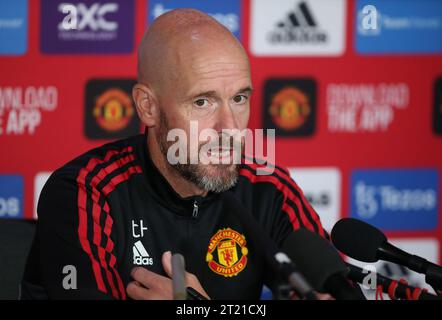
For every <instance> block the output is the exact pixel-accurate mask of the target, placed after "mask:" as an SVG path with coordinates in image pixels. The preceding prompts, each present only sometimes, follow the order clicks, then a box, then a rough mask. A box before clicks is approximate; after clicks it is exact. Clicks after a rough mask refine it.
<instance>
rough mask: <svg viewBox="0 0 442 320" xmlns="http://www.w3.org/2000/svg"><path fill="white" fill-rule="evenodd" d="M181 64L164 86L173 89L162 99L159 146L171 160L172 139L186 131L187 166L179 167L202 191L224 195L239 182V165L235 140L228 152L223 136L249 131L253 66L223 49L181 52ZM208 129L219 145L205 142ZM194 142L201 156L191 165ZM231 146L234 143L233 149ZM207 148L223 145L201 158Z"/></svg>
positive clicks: (179, 54)
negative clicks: (195, 129)
mask: <svg viewBox="0 0 442 320" xmlns="http://www.w3.org/2000/svg"><path fill="white" fill-rule="evenodd" d="M176 61H177V64H176V65H175V66H173V67H172V69H171V70H172V71H171V74H170V76H168V77H167V78H168V83H167V84H166V85H165V86H164V87H165V88H167V89H166V90H162V92H161V96H160V99H159V100H160V108H161V119H160V125H159V129H158V130H157V141H158V142H159V144H160V149H161V151H162V153H163V155H164V156H165V157H166V159H167V150H168V149H169V147H170V146H171V145H172V144H174V143H175V142H174V141H167V133H168V132H169V130H171V129H174V128H179V129H182V130H184V132H186V135H187V141H186V142H187V145H186V147H187V151H188V152H187V163H186V164H177V165H173V167H174V168H175V169H176V170H177V171H178V172H179V173H180V174H181V175H182V176H183V177H184V178H186V179H188V180H190V181H192V182H193V183H195V184H196V185H197V186H198V187H200V188H201V189H203V190H206V191H214V192H222V191H224V190H227V189H229V188H230V187H232V186H233V185H234V184H235V183H236V180H237V176H238V168H237V164H235V163H233V149H232V141H233V139H232V140H230V139H225V138H226V136H224V146H223V142H222V138H223V135H222V130H223V129H224V130H225V129H228V130H232V129H236V130H239V131H242V130H243V129H245V128H246V127H247V123H248V120H249V113H250V95H251V90H252V89H251V88H252V84H251V79H250V70H249V63H248V60H247V58H246V57H245V56H244V55H243V54H241V52H240V51H239V50H237V49H232V48H228V50H222V47H219V48H206V49H205V50H195V51H192V52H179V53H177V57H176ZM190 122H193V124H197V125H198V136H195V135H191V130H190ZM206 129H213V130H214V131H215V132H217V133H218V137H219V140H218V141H215V140H214V138H207V137H205V139H203V141H200V140H199V139H198V138H199V137H200V133H202V132H204V130H206ZM206 132H207V130H206ZM190 139H193V140H195V139H197V140H198V142H195V141H193V143H194V145H198V155H199V156H200V157H199V159H198V163H197V164H191V163H190V158H191V155H192V151H191V149H190V145H191V141H190ZM226 141H230V143H229V145H228V146H227V147H225V142H226ZM207 142H209V143H218V145H219V147H217V148H215V147H214V146H213V145H212V144H209V145H208V146H211V147H210V148H207V149H206V150H209V151H208V152H202V153H200V152H199V151H201V148H202V147H203V146H204V145H206V144H207ZM206 147H207V146H206ZM193 154H195V153H193ZM201 162H203V163H201ZM208 162H210V163H209V164H207V163H208ZM214 162H217V164H215V163H214ZM225 163H227V164H225Z"/></svg>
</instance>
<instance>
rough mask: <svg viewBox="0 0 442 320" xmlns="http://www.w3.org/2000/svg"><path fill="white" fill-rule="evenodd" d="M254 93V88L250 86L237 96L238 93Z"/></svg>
mask: <svg viewBox="0 0 442 320" xmlns="http://www.w3.org/2000/svg"><path fill="white" fill-rule="evenodd" d="M252 92H253V88H252V87H250V86H247V87H245V88H242V89H240V90H238V92H237V93H236V94H238V93H252Z"/></svg>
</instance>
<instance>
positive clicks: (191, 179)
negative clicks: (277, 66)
mask: <svg viewBox="0 0 442 320" xmlns="http://www.w3.org/2000/svg"><path fill="white" fill-rule="evenodd" d="M252 91H253V85H252V83H251V77H250V66H249V61H248V57H247V54H246V53H245V51H244V49H243V48H242V46H241V44H240V43H239V42H238V41H237V40H236V38H235V37H234V36H233V35H232V34H231V33H230V32H229V31H228V30H227V29H226V28H225V27H223V26H222V25H221V24H219V23H218V22H217V21H216V20H214V19H212V18H211V17H209V16H208V15H206V14H203V13H201V12H199V11H196V10H190V9H178V10H173V11H171V12H169V13H166V14H164V15H162V16H160V17H159V18H158V19H156V20H155V22H154V23H153V24H152V25H151V26H150V27H149V29H148V31H147V33H146V34H145V36H144V38H143V40H142V42H141V44H140V47H139V51H138V83H137V84H136V85H135V86H134V88H133V99H134V101H135V105H136V108H137V112H138V115H139V117H140V119H141V121H142V123H143V124H144V125H145V128H146V129H145V133H144V134H140V135H138V136H134V137H130V138H127V139H125V140H120V141H116V142H113V143H109V144H106V145H104V146H101V147H98V148H96V149H93V150H90V151H88V152H86V153H84V154H83V155H80V156H79V157H77V158H75V159H74V160H72V161H70V162H69V163H67V164H65V165H64V166H63V167H61V168H59V169H58V170H56V171H55V172H54V173H53V174H52V176H51V177H50V179H49V180H48V182H47V183H46V185H45V187H44V189H43V191H42V194H41V196H40V199H39V204H38V215H39V220H38V226H37V232H36V236H35V239H34V243H33V246H32V250H31V252H30V255H29V258H28V262H27V266H26V270H25V274H24V277H23V281H22V284H21V298H22V299H172V298H173V290H172V289H173V288H172V287H173V286H172V280H171V279H172V277H173V274H172V263H171V260H172V259H171V257H172V253H181V254H182V255H183V256H184V258H185V267H186V273H185V282H186V284H185V285H186V286H187V287H188V288H192V290H193V292H196V294H197V295H198V296H201V297H203V298H208V299H259V297H260V294H261V291H262V287H263V285H264V284H266V285H268V286H269V287H273V286H274V284H275V279H273V278H272V273H271V272H268V269H267V266H266V264H265V263H264V259H263V255H262V254H261V253H260V252H259V251H260V250H261V248H260V247H259V246H258V245H257V244H256V243H255V242H254V240H253V237H252V236H251V235H250V232H248V230H247V228H246V225H245V224H246V223H244V221H243V220H242V219H241V218H240V217H238V216H237V215H235V213H234V212H232V210H230V209H229V208H230V206H231V205H232V204H231V203H230V204H227V203H226V200H225V199H226V198H225V197H224V195H225V194H227V193H229V194H231V195H233V196H234V198H235V201H238V203H239V204H240V205H241V206H243V207H244V208H246V209H247V210H248V211H249V212H250V213H251V214H252V215H253V219H255V221H256V222H257V223H258V225H259V227H260V230H255V231H256V232H259V233H260V234H262V235H263V236H264V235H265V236H269V237H270V238H271V239H272V241H274V242H275V243H276V245H277V246H281V244H282V243H283V242H284V240H285V239H286V238H287V236H288V235H289V234H290V233H292V232H293V231H294V230H297V229H300V228H306V229H309V230H311V231H313V232H315V233H317V234H319V235H320V236H322V237H325V238H327V237H328V236H327V235H326V233H325V232H324V230H323V227H322V225H321V222H320V219H319V217H318V215H317V214H316V213H315V211H314V210H313V209H312V207H311V205H310V204H309V203H308V201H307V200H306V198H305V197H304V195H303V193H302V191H301V190H300V188H299V187H298V186H297V184H296V183H295V182H294V181H293V180H292V179H291V178H290V176H289V173H288V172H287V171H286V170H285V169H282V168H280V167H278V166H273V167H271V168H270V172H267V174H260V169H262V168H264V167H263V165H262V164H258V163H257V162H256V161H255V162H253V161H252V162H249V163H246V162H245V161H244V159H245V158H242V160H241V163H240V164H236V163H233V161H231V160H232V159H233V158H234V155H233V153H234V148H233V147H228V148H225V147H224V146H223V147H221V146H220V147H218V148H216V149H215V148H211V149H210V151H208V152H207V154H206V156H207V157H208V158H210V159H212V160H213V159H215V160H223V159H224V160H226V159H227V160H230V161H227V162H226V161H218V162H217V163H215V161H212V162H209V163H208V164H207V163H203V161H200V162H197V163H193V162H192V161H190V155H189V154H190V153H191V152H190V148H191V147H190V146H189V147H188V148H189V149H187V151H188V154H187V156H185V160H188V161H187V162H186V163H181V162H180V163H170V161H169V158H168V151H169V150H170V148H171V146H172V144H173V141H170V139H168V133H169V132H170V131H171V130H173V129H181V130H182V131H181V132H184V133H186V134H187V136H190V137H191V138H192V132H191V129H190V123H196V124H197V125H198V133H200V132H201V131H203V130H204V129H213V130H214V131H215V132H217V133H221V132H222V130H223V129H237V130H239V131H241V130H244V129H246V128H247V124H248V119H249V112H250V103H249V100H250V97H251V94H252ZM232 141H233V138H232ZM197 143H198V144H197V145H196V147H197V148H198V151H201V149H202V148H203V146H204V144H203V142H201V141H199V142H197ZM220 144H221V143H220ZM189 145H192V142H189ZM241 147H242V148H243V146H242V145H241ZM189 162H190V163H189ZM266 170H269V169H268V167H267V169H266ZM229 201H230V200H229ZM72 272H75V275H76V277H75V283H73V282H72V280H73V279H72V278H69V277H68V275H69V274H70V273H72Z"/></svg>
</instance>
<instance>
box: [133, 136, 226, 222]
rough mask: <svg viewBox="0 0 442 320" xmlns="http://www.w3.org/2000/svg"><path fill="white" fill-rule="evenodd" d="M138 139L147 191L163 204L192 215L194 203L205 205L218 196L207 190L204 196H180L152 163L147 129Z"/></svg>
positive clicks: (178, 211)
mask: <svg viewBox="0 0 442 320" xmlns="http://www.w3.org/2000/svg"><path fill="white" fill-rule="evenodd" d="M140 140H142V141H140V142H139V143H141V144H142V146H141V148H139V149H141V152H142V157H141V159H144V161H142V168H143V172H144V176H145V178H146V182H147V185H148V188H149V192H151V193H152V194H154V195H155V196H156V198H157V199H158V200H159V201H160V202H161V203H162V204H163V205H164V206H166V207H167V208H170V209H172V210H173V211H174V212H176V213H178V214H180V215H184V216H192V214H193V209H194V206H195V204H196V205H197V206H198V207H199V208H201V207H205V206H206V205H208V203H210V202H212V201H213V200H214V199H215V198H217V197H218V194H217V193H214V192H209V193H208V194H207V195H206V196H204V197H203V196H190V197H181V196H180V195H179V194H178V193H177V192H176V191H175V190H174V189H173V187H172V186H171V185H170V183H169V182H168V181H167V179H166V178H165V177H164V176H163V175H162V174H161V172H160V171H159V170H158V168H157V167H156V166H155V164H154V163H153V161H152V159H151V157H150V153H149V149H148V147H147V130H146V131H145V133H144V134H141V135H140Z"/></svg>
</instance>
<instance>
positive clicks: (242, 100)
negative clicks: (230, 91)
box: [233, 94, 247, 104]
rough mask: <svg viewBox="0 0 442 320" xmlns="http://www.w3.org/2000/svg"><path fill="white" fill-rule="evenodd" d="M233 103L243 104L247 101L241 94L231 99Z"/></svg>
mask: <svg viewBox="0 0 442 320" xmlns="http://www.w3.org/2000/svg"><path fill="white" fill-rule="evenodd" d="M233 101H234V102H235V103H238V104H243V103H245V102H246V101H247V96H245V95H242V94H240V95H237V96H235V97H234V98H233Z"/></svg>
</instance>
